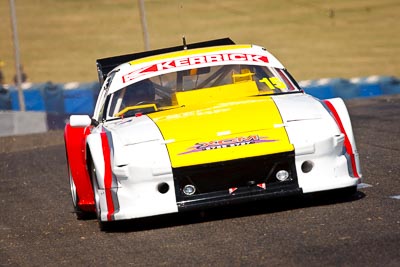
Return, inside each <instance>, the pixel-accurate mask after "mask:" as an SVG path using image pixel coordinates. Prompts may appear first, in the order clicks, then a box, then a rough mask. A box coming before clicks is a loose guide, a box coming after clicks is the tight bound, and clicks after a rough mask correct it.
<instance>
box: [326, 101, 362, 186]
mask: <svg viewBox="0 0 400 267" xmlns="http://www.w3.org/2000/svg"><path fill="white" fill-rule="evenodd" d="M322 103H323V105H324V106H325V108H326V109H327V110H328V112H329V113H330V114H331V116H332V117H333V118H334V120H335V121H336V124H337V126H338V127H339V129H340V131H341V132H342V133H343V134H344V135H345V142H344V144H345V149H346V153H347V155H348V157H349V161H350V164H351V173H350V174H351V176H353V177H355V178H361V177H362V174H361V166H360V161H359V156H358V151H357V147H356V141H355V138H354V133H353V128H352V125H351V120H350V115H349V112H348V110H347V108H346V104H345V103H344V101H343V99H341V98H331V99H325V100H322Z"/></svg>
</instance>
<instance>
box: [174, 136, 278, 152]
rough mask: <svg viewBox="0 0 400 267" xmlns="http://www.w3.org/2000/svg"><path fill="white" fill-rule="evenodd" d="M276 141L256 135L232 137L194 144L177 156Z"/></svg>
mask: <svg viewBox="0 0 400 267" xmlns="http://www.w3.org/2000/svg"><path fill="white" fill-rule="evenodd" d="M276 141H277V140H273V139H268V138H267V137H260V136H258V135H250V136H248V137H234V138H229V139H224V140H215V141H210V142H205V143H196V144H195V145H194V146H192V147H189V148H188V149H187V150H188V151H186V152H182V153H179V154H178V155H184V154H189V153H194V152H201V151H207V150H213V149H220V148H227V147H236V146H245V145H251V144H258V143H266V142H276Z"/></svg>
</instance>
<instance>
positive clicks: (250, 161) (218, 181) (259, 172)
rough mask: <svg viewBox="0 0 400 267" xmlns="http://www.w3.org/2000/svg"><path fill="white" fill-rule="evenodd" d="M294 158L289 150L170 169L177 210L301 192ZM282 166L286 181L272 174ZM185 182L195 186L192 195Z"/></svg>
mask: <svg viewBox="0 0 400 267" xmlns="http://www.w3.org/2000/svg"><path fill="white" fill-rule="evenodd" d="M294 162H295V161H294V152H293V151H291V152H285V153H279V154H274V155H264V156H258V157H251V158H243V159H236V160H230V161H225V162H217V163H207V164H202V165H197V166H190V167H182V168H177V169H173V175H174V184H175V194H176V200H177V206H178V210H179V211H183V210H191V209H199V208H207V207H215V206H221V205H229V204H236V203H243V202H248V201H254V200H259V199H266V198H274V197H280V196H288V195H294V194H301V193H302V190H301V188H299V185H298V181H297V173H296V168H295V163H294ZM282 169H284V170H286V171H288V172H289V178H288V179H287V180H285V181H279V180H277V179H276V177H275V175H276V173H277V172H278V171H279V170H282ZM188 184H190V185H192V186H194V187H195V188H196V192H195V193H194V194H193V195H185V194H184V192H183V188H184V186H185V185H188Z"/></svg>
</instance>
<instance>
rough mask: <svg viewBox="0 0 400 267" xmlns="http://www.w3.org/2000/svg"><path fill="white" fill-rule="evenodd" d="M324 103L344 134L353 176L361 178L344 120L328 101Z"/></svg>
mask: <svg viewBox="0 0 400 267" xmlns="http://www.w3.org/2000/svg"><path fill="white" fill-rule="evenodd" d="M323 101H324V103H325V104H326V106H327V107H328V108H329V110H330V111H331V112H332V115H333V117H334V118H335V120H336V123H337V125H338V126H339V128H340V131H341V132H342V133H343V134H344V146H345V148H346V152H347V154H349V156H350V161H351V168H352V170H353V176H354V177H357V178H360V175H359V174H358V172H357V166H356V159H355V156H354V153H353V147H352V145H351V143H350V140H349V137H348V136H347V133H346V130H345V129H344V127H343V123H342V120H341V119H340V117H339V114H338V113H337V111H336V109H335V107H334V106H333V105H332V103H331V102H329V101H328V100H323Z"/></svg>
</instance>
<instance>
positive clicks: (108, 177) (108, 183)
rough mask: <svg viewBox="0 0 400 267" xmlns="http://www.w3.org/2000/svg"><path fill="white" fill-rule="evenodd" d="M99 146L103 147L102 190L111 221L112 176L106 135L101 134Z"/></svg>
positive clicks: (112, 206)
mask: <svg viewBox="0 0 400 267" xmlns="http://www.w3.org/2000/svg"><path fill="white" fill-rule="evenodd" d="M100 135H101V145H102V147H103V156H104V189H105V193H106V202H107V210H108V213H107V220H108V221H111V219H112V217H111V216H112V215H113V214H114V203H113V200H112V195H111V187H112V174H111V155H110V146H109V144H108V139H107V133H106V132H102V133H101V134H100Z"/></svg>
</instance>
